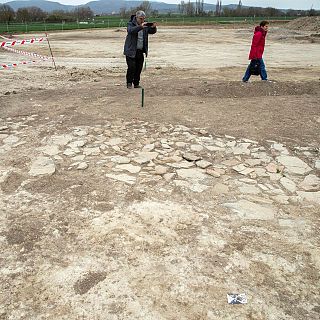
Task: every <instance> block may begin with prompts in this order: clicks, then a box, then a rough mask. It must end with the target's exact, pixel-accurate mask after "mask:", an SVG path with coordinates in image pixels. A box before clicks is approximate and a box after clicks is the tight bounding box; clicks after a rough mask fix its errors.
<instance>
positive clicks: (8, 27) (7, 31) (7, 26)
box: [7, 21, 9, 32]
mask: <svg viewBox="0 0 320 320" xmlns="http://www.w3.org/2000/svg"><path fill="white" fill-rule="evenodd" d="M7 32H9V23H8V21H7Z"/></svg>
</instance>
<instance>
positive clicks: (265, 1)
mask: <svg viewBox="0 0 320 320" xmlns="http://www.w3.org/2000/svg"><path fill="white" fill-rule="evenodd" d="M9 1H10V0H0V3H1V2H2V3H5V2H9ZM51 1H55V2H60V3H63V4H73V5H79V4H84V3H88V2H89V1H90V0H51ZM153 1H154V0H153ZM185 1H188V0H185ZM191 1H194V0H191ZM158 2H166V3H180V2H181V1H180V0H162V1H158ZM205 2H206V3H213V4H216V3H217V1H216V0H205ZM238 2H239V1H238V0H222V4H223V5H226V4H231V3H238ZM242 4H243V5H245V6H259V7H273V8H280V9H304V10H307V9H310V8H311V6H312V5H313V8H314V9H317V10H320V0H242Z"/></svg>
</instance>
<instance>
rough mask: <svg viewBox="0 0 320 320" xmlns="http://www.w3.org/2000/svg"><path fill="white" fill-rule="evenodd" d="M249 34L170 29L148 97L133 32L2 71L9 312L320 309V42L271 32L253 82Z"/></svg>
mask: <svg viewBox="0 0 320 320" xmlns="http://www.w3.org/2000/svg"><path fill="white" fill-rule="evenodd" d="M251 32H252V30H250V28H240V29H235V28H225V29H224V28H219V29H217V28H203V27H199V28H161V27H160V28H159V32H158V33H157V34H156V35H154V36H150V55H149V57H148V59H147V63H146V70H145V71H144V72H143V75H142V84H143V86H144V88H145V105H144V107H143V108H141V90H137V89H133V90H128V89H126V87H125V71H126V65H125V59H124V57H123V56H122V48H123V41H124V38H125V35H126V33H125V30H124V29H117V30H92V31H81V32H79V31H73V32H57V33H52V34H50V41H51V46H52V49H53V52H54V55H55V61H56V64H57V66H58V70H57V71H55V70H54V69H53V67H52V65H51V64H50V63H49V62H41V63H36V64H30V65H23V66H19V67H17V68H15V69H12V70H0V77H1V78H0V81H1V86H0V111H1V114H0V208H1V212H0V221H1V222H0V247H1V255H0V257H1V259H0V267H1V269H0V278H1V282H0V319H188V320H189V319H223V320H224V319H235V318H236V319H270V320H271V319H277V320H278V319H286V320H287V319H318V318H319V317H320V306H319V298H320V294H319V292H320V290H319V289H320V285H319V271H320V260H319V253H320V252H319V232H318V230H319V211H320V210H319V209H320V179H319V169H320V157H319V133H320V130H319V129H320V128H319V126H320V108H319V102H320V99H319V98H320V94H319V85H320V76H319V75H320V59H319V49H320V45H319V42H318V40H317V39H318V38H317V37H314V36H312V35H311V32H309V33H308V32H307V31H293V30H290V29H284V28H280V27H273V28H271V31H270V34H269V35H268V39H267V47H266V52H265V62H266V65H267V70H268V73H269V79H271V80H272V82H267V83H264V82H261V81H260V80H259V79H258V78H257V77H254V78H252V79H251V81H250V82H249V83H245V84H244V83H242V82H241V81H240V80H241V77H242V74H243V72H244V70H245V68H246V65H247V63H248V61H247V54H248V50H249V47H250V41H251V36H252V34H251ZM38 36H39V35H38ZM17 49H21V50H30V51H32V50H33V51H36V52H37V53H39V54H43V55H47V54H48V48H47V46H46V45H45V44H40V45H37V46H35V45H34V46H33V47H31V46H30V47H19V48H18V47H17ZM22 60H28V58H26V57H25V56H20V55H17V54H14V53H9V52H6V51H4V50H0V62H1V63H10V62H16V61H22ZM228 293H245V294H246V296H247V298H248V303H247V304H243V305H235V306H233V305H229V304H228V302H227V294H228Z"/></svg>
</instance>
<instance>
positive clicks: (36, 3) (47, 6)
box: [6, 0, 75, 12]
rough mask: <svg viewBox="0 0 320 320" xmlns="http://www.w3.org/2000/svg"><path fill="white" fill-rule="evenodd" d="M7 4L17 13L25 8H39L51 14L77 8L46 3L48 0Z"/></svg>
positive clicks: (51, 2)
mask: <svg viewBox="0 0 320 320" xmlns="http://www.w3.org/2000/svg"><path fill="white" fill-rule="evenodd" d="M6 4H7V5H9V6H10V7H11V8H12V9H14V10H15V11H17V10H18V9H19V8H25V7H38V8H40V9H42V10H44V11H47V12H51V11H54V10H65V11H70V10H73V9H74V8H75V6H69V5H64V4H61V3H59V2H53V1H46V0H20V1H9V2H7V3H6Z"/></svg>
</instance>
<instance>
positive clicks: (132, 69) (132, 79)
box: [126, 50, 144, 86]
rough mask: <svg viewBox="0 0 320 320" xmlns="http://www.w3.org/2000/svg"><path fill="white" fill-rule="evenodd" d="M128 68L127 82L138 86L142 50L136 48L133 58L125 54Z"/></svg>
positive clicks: (141, 66) (142, 57)
mask: <svg viewBox="0 0 320 320" xmlns="http://www.w3.org/2000/svg"><path fill="white" fill-rule="evenodd" d="M126 60H127V65H128V70H127V84H128V83H129V84H130V83H133V84H134V85H135V86H138V85H139V83H140V74H141V71H142V68H143V62H144V56H143V51H142V50H137V53H136V56H135V58H130V57H128V56H126Z"/></svg>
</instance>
